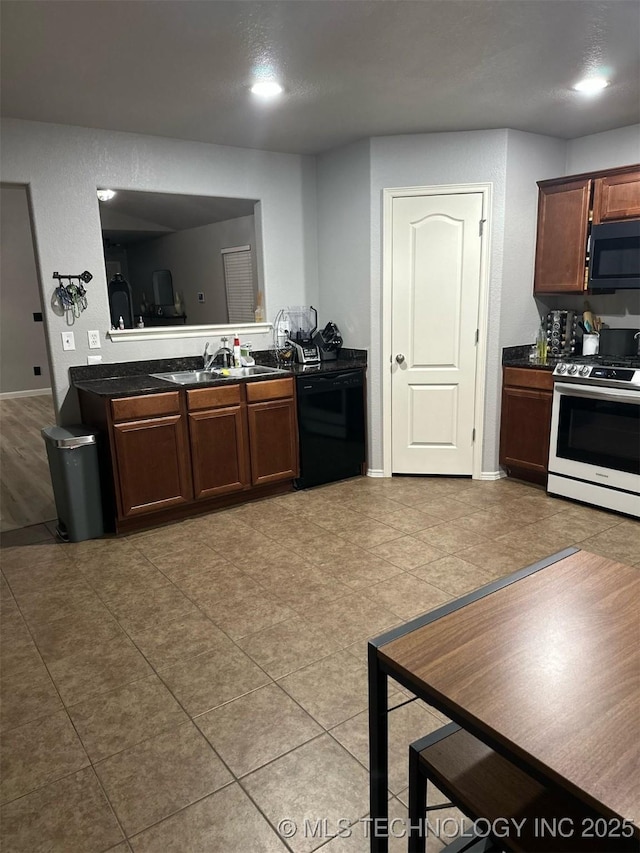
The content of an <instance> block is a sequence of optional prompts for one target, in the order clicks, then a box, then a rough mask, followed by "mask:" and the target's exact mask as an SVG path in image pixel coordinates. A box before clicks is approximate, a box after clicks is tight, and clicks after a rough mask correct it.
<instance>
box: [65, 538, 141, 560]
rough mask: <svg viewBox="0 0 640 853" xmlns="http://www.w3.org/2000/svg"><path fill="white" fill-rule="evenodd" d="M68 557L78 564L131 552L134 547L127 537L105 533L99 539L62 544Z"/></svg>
mask: <svg viewBox="0 0 640 853" xmlns="http://www.w3.org/2000/svg"><path fill="white" fill-rule="evenodd" d="M62 547H63V548H64V550H65V551H66V553H67V554H68V555H69V557H70V558H71V559H72V560H74V561H75V562H77V563H79V564H83V563H86V562H88V561H90V560H92V559H93V558H97V559H104V560H105V561H107V562H108V560H109V559H110V558H111V556H113V555H116V556H118V555H120V554H124V553H129V554H131V553H132V552H133V551H134V550H135V549H134V547H133V544H132V543H131V542H130V541H129V539H128V538H125V537H122V536H115V535H111V534H107V535H106V536H104V537H103V538H101V539H85V540H84V541H83V542H67V543H66V544H65V545H63V546H62Z"/></svg>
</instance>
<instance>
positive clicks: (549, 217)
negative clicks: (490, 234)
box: [533, 178, 591, 293]
mask: <svg viewBox="0 0 640 853" xmlns="http://www.w3.org/2000/svg"><path fill="white" fill-rule="evenodd" d="M590 194H591V180H590V179H588V178H584V179H580V180H577V181H570V182H567V183H562V184H553V185H551V186H544V185H543V186H541V187H540V192H539V194H538V242H537V244H536V271H535V279H534V285H533V290H534V293H582V291H583V290H584V287H585V263H586V255H587V224H588V221H589V198H590Z"/></svg>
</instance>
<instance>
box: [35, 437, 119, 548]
mask: <svg viewBox="0 0 640 853" xmlns="http://www.w3.org/2000/svg"><path fill="white" fill-rule="evenodd" d="M42 437H43V438H44V443H45V446H46V448H47V457H48V458H49V470H50V472H51V482H52V484H53V496H54V498H55V501H56V511H57V513H58V528H57V533H58V536H59V537H60V539H62V540H63V541H64V542H82V541H84V540H85V539H97V538H98V537H100V536H102V535H103V534H104V521H103V515H102V496H101V492H100V471H99V466H98V445H97V443H96V441H97V434H96V433H95V432H94V431H93V430H91V429H90V428H89V427H85V426H70V427H58V426H54V427H45V429H43V430H42Z"/></svg>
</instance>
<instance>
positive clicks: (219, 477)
mask: <svg viewBox="0 0 640 853" xmlns="http://www.w3.org/2000/svg"><path fill="white" fill-rule="evenodd" d="M246 433H247V425H246V415H245V407H244V406H228V407H226V408H222V409H210V410H208V411H204V412H191V413H190V414H189V435H190V438H191V464H192V470H193V491H194V494H195V497H196V499H197V498H209V497H213V496H214V495H226V494H228V493H229V492H238V491H241V490H242V489H247V488H248V487H249V458H248V453H247V435H246Z"/></svg>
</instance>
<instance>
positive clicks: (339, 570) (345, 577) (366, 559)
mask: <svg viewBox="0 0 640 853" xmlns="http://www.w3.org/2000/svg"><path fill="white" fill-rule="evenodd" d="M401 572H402V569H400V568H399V567H398V566H395V565H394V564H393V563H390V562H389V561H388V560H384V559H383V558H382V557H377V556H376V555H375V554H372V553H371V551H365V550H364V549H359V553H358V554H351V555H350V556H347V557H346V558H345V559H344V560H340V561H339V562H336V563H335V564H334V565H332V566H331V567H328V568H327V569H326V576H327V577H333V578H337V579H338V580H340V581H342V582H343V583H344V584H346V585H347V586H348V587H350V588H351V589H355V590H365V589H367V588H369V587H370V586H371V585H372V584H375V583H379V582H380V581H383V580H386V579H387V578H391V577H394V576H395V575H398V574H400V573H401Z"/></svg>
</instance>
